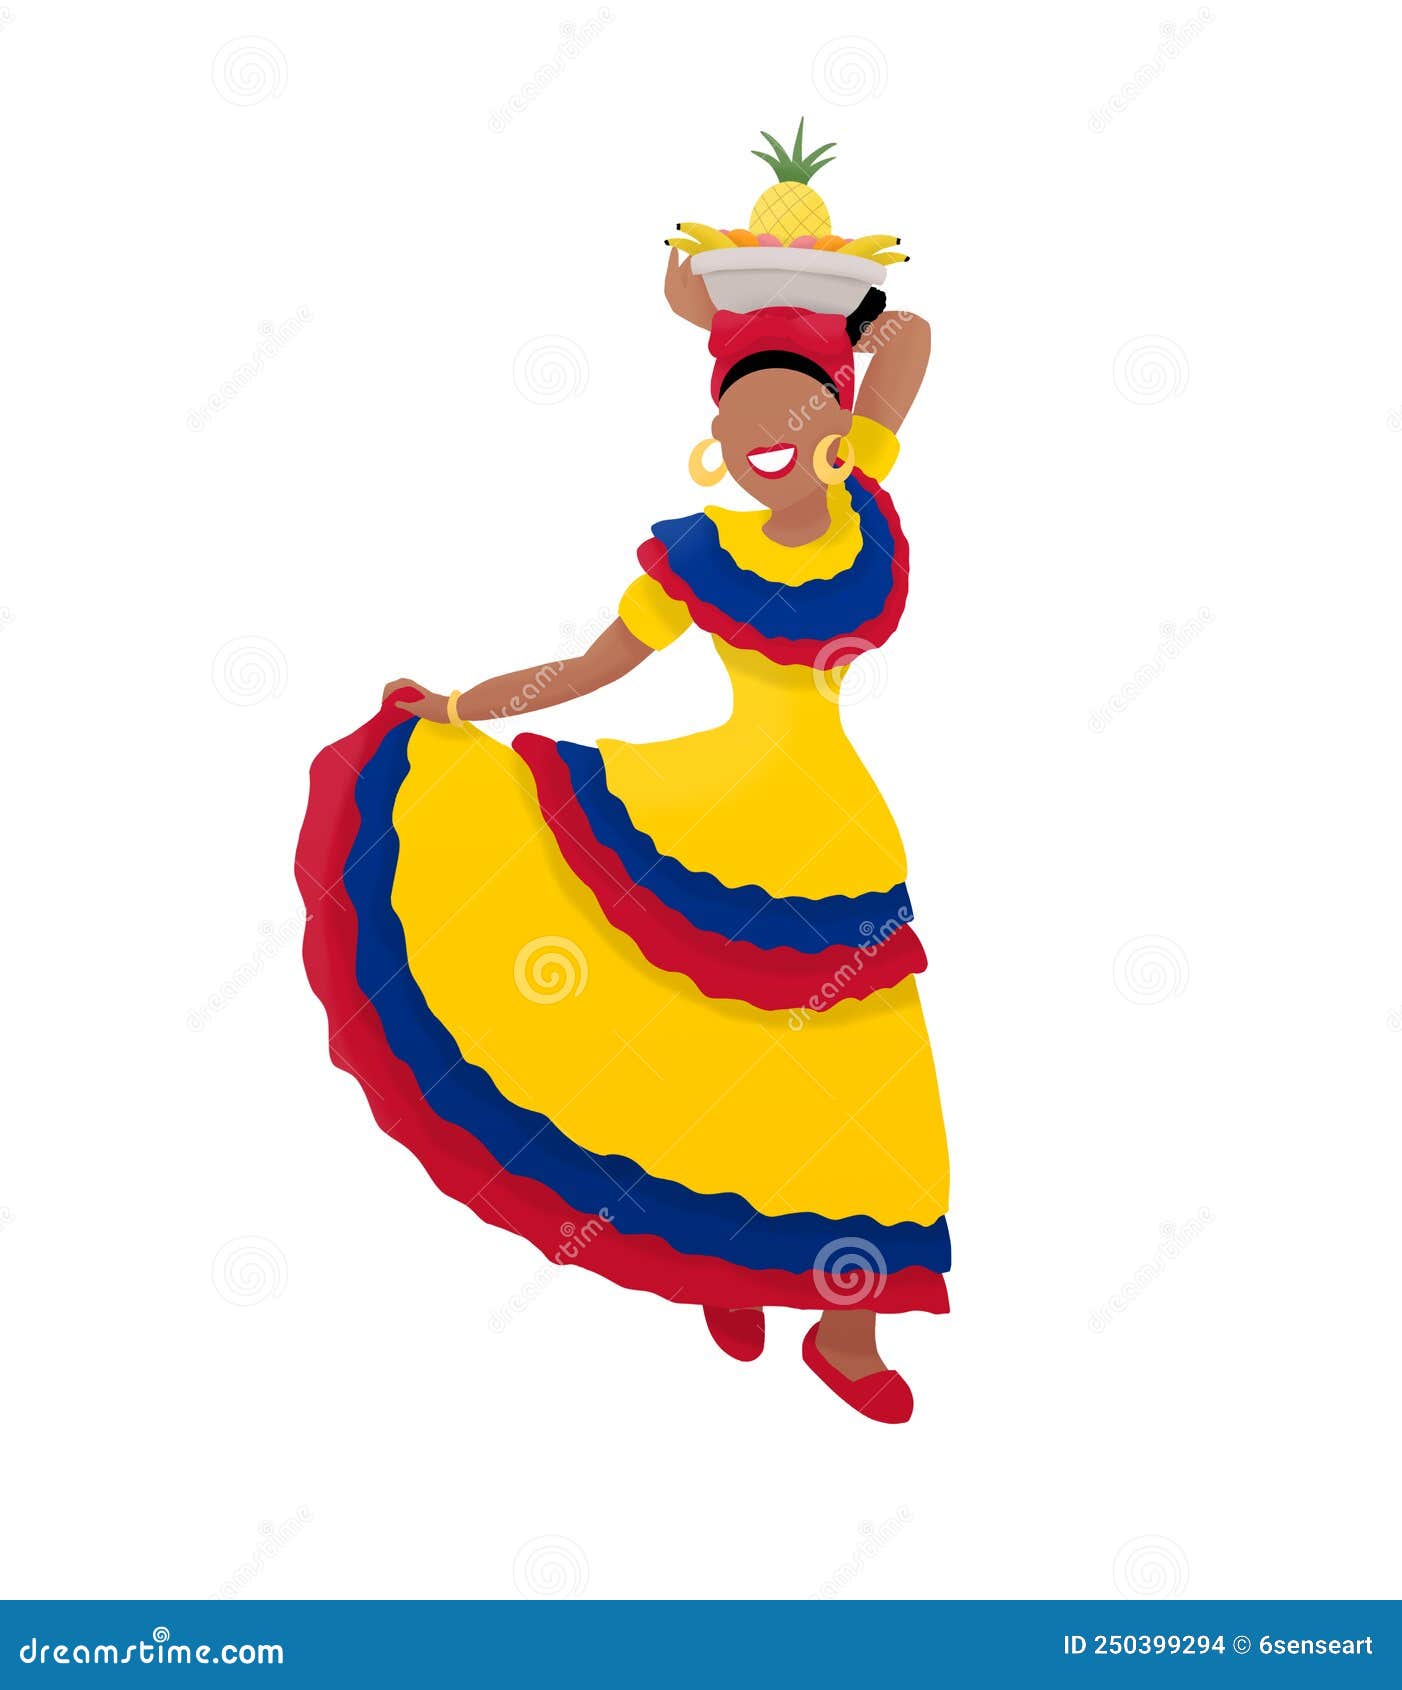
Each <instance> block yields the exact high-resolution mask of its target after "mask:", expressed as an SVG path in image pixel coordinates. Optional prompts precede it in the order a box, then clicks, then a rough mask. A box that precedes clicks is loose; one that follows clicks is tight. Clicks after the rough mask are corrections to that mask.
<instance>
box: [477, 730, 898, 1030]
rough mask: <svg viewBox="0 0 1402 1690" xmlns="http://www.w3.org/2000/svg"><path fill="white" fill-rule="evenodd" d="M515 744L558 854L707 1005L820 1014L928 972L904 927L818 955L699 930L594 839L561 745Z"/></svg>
mask: <svg viewBox="0 0 1402 1690" xmlns="http://www.w3.org/2000/svg"><path fill="white" fill-rule="evenodd" d="M511 743H512V747H513V749H514V750H515V751H516V752H517V753H518V754H519V755H520V757H521V759H522V761H523V762H524V763H525V764H526V767H527V768H528V769H529V770H530V771H531V774H532V776H533V777H534V779H535V784H536V792H537V794H538V795H539V798H540V811H541V815H542V816H543V817H544V818H545V821H546V823H547V824H548V825H549V828H550V831H551V832H552V833H553V834H554V835H555V842H556V844H557V845H559V847H560V854H561V855H562V856H563V857H564V859H565V861H566V863H568V865H569V866H570V868H571V869H572V870H573V872H574V873H575V875H576V876H577V877H578V878H579V879H580V880H581V881H583V882H584V884H585V885H586V886H587V887H588V888H589V890H590V891H591V892H592V893H593V894H594V896H595V898H596V899H597V900H598V903H599V908H600V909H601V910H602V911H603V913H604V915H605V916H606V917H607V918H608V920H609V922H610V923H611V924H612V925H613V926H614V927H616V928H617V929H618V931H619V932H620V933H626V934H627V935H628V937H629V938H630V939H631V940H632V941H633V942H634V944H636V945H637V947H638V949H639V950H640V951H641V952H642V953H643V955H644V956H645V957H646V958H647V960H648V961H649V962H650V963H651V964H652V966H653V967H654V968H661V969H665V970H667V971H668V972H669V973H673V974H684V975H686V977H687V978H688V979H689V980H690V981H691V982H692V983H693V985H695V986H696V987H697V988H698V990H700V991H702V992H704V993H705V994H706V996H707V997H708V998H734V999H738V1000H739V1001H740V1002H741V1003H748V1004H751V1005H753V1006H754V1008H756V1009H788V1010H806V1011H808V1012H810V1013H812V1014H814V1015H817V1014H821V1013H822V1012H823V1011H824V1010H826V1009H831V1008H832V1006H833V1005H834V1004H835V1003H843V1002H846V1001H847V1000H849V999H860V998H865V997H870V995H871V994H872V993H873V992H876V991H880V990H881V989H882V988H884V987H889V986H898V985H899V984H900V983H901V981H902V980H904V979H906V978H907V977H908V976H910V975H911V974H918V973H920V972H921V971H922V970H923V969H924V968H925V966H926V958H925V949H924V946H923V945H921V943H920V941H919V939H918V938H917V937H916V936H915V930H914V928H912V927H908V926H907V927H898V928H897V929H896V931H895V932H894V933H892V934H891V935H890V937H889V938H886V939H883V940H882V941H881V942H880V943H879V944H872V945H864V946H858V947H856V948H852V947H849V946H847V945H833V946H830V947H829V948H828V949H827V950H823V951H815V952H805V951H796V950H793V949H791V948H790V947H789V946H787V945H778V946H775V948H774V949H773V950H766V949H765V948H764V947H763V946H762V945H755V944H751V943H750V942H749V941H748V940H746V939H727V938H725V937H724V935H723V934H720V933H711V932H708V931H707V930H706V929H705V928H701V927H695V926H693V925H692V923H691V922H690V921H688V920H687V918H686V917H685V916H684V915H679V914H678V913H677V911H676V910H674V909H672V908H671V906H670V905H668V904H665V903H663V901H662V900H661V898H659V897H658V896H657V894H656V893H655V892H652V891H650V890H649V889H648V888H647V887H646V886H640V885H638V884H637V882H635V881H634V880H633V879H632V878H631V877H630V876H629V874H628V871H627V869H625V868H624V866H623V862H622V859H621V858H620V857H619V855H618V853H617V852H616V851H615V850H613V849H612V847H611V846H608V845H603V844H601V843H600V842H599V840H598V839H596V838H595V836H594V833H593V830H592V829H591V828H590V826H589V822H588V819H587V818H586V816H585V814H584V811H583V809H582V808H581V806H580V803H579V800H578V798H577V797H576V796H575V790H574V783H573V781H572V780H571V779H570V772H569V768H568V766H567V764H566V763H565V760H564V758H563V757H561V755H560V753H559V750H558V748H557V747H556V744H555V741H554V740H553V739H546V738H545V737H544V736H543V735H541V734H517V736H516V738H515V739H514V740H512V742H511Z"/></svg>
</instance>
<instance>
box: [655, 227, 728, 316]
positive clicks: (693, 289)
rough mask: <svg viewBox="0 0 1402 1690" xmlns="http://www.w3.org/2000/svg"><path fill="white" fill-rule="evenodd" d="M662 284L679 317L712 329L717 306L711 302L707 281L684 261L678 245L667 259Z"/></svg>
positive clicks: (669, 302) (668, 300) (670, 303)
mask: <svg viewBox="0 0 1402 1690" xmlns="http://www.w3.org/2000/svg"><path fill="white" fill-rule="evenodd" d="M662 286H663V291H664V292H665V293H666V295H667V303H668V305H670V306H671V307H672V309H673V311H675V312H676V314H677V315H678V316H679V317H681V318H683V319H684V320H685V321H686V322H688V323H695V324H696V326H697V328H698V329H705V330H707V332H709V331H710V327H711V318H712V317H714V316H715V314H716V308H715V306H714V305H713V304H712V303H711V296H710V294H709V293H707V291H706V284H705V282H704V281H702V279H701V277H700V276H698V275H697V274H696V272H695V271H694V270H693V269H692V268H691V265H690V264H689V263H687V262H684V261H683V259H682V255H681V253H679V252H678V251H677V249H676V247H673V248H672V250H671V255H670V257H669V258H668V259H667V275H666V277H665V279H664V281H663V284H662Z"/></svg>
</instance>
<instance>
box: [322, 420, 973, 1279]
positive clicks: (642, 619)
mask: <svg viewBox="0 0 1402 1690" xmlns="http://www.w3.org/2000/svg"><path fill="white" fill-rule="evenodd" d="M855 455H856V459H857V472H856V473H855V474H854V475H853V477H852V478H851V480H850V481H849V482H847V483H843V484H841V485H840V486H839V487H837V488H834V489H833V490H832V491H831V494H830V524H829V528H828V531H827V533H826V534H825V535H824V536H823V537H822V538H821V539H820V540H818V541H815V542H812V543H811V544H809V545H806V546H801V547H783V546H780V545H778V544H776V543H775V542H773V541H771V540H769V539H768V538H767V537H766V536H765V535H764V534H763V532H762V529H763V524H764V522H765V520H766V518H767V514H768V513H767V512H763V511H757V512H751V513H739V512H727V511H722V510H716V509H708V510H707V511H705V512H703V513H700V514H698V515H696V516H693V517H690V518H685V519H679V520H678V521H676V522H673V523H662V524H659V525H657V527H656V528H655V529H654V531H653V538H652V539H651V540H650V541H649V542H647V543H646V544H645V545H644V547H643V548H642V549H641V551H640V554H639V555H640V558H641V559H642V562H643V566H644V573H643V574H641V575H640V576H639V577H638V578H637V579H636V580H635V581H634V582H633V584H632V585H631V586H630V587H629V588H628V590H627V591H626V593H625V594H624V596H623V601H622V604H621V606H620V614H621V616H622V618H623V620H624V621H625V623H626V624H627V626H628V627H629V628H630V630H631V631H632V632H633V633H634V634H635V635H636V636H637V637H638V638H639V639H642V640H643V641H645V642H646V643H647V644H649V645H651V646H653V647H654V648H660V647H662V646H664V645H667V644H669V643H670V642H671V641H672V640H673V639H675V638H677V637H678V636H679V635H680V634H682V633H683V632H685V631H686V629H687V628H688V627H690V626H691V625H693V623H697V624H699V625H700V626H702V627H703V628H707V629H709V630H710V631H711V633H712V638H713V640H714V644H715V647H716V650H717V652H718V654H719V656H720V658H721V661H722V662H723V663H724V664H725V667H726V670H727V672H728V674H729V677H730V681H731V685H732V687H733V690H734V710H733V713H732V715H731V717H730V719H729V720H728V721H726V722H725V723H724V724H722V725H721V726H720V727H717V728H713V729H710V730H708V731H705V732H702V733H697V734H691V735H687V736H685V737H683V738H680V739H672V740H665V741H661V742H657V743H652V744H642V745H636V744H629V743H625V742H622V741H617V740H604V741H602V742H601V743H600V744H599V745H598V746H597V747H592V746H573V745H568V744H557V743H556V742H554V741H551V740H548V739H545V738H543V737H542V736H540V735H536V734H529V733H528V734H522V735H520V736H518V738H517V739H516V741H515V743H514V745H513V746H506V745H503V744H500V743H499V742H498V741H496V740H494V739H492V738H490V737H488V736H487V735H485V734H483V733H481V732H480V731H478V730H476V729H475V728H468V729H466V730H464V729H460V728H456V727H452V726H440V725H437V724H432V723H423V722H416V721H414V720H413V719H412V718H408V719H406V718H405V717H404V716H403V715H402V713H399V712H393V711H390V710H385V711H382V712H381V714H380V716H379V717H377V718H376V719H375V720H374V721H373V722H371V723H369V724H367V726H366V727H365V728H362V729H361V730H359V732H358V733H357V734H354V735H351V736H350V738H349V739H347V740H345V741H343V742H341V744H340V745H339V746H336V747H332V748H330V749H329V750H328V752H325V753H323V754H322V757H321V758H319V759H318V761H317V764H316V766H315V767H314V770H313V783H312V798H311V803H310V806H309V810H308V817H307V823H306V826H305V828H304V831H303V837H302V841H301V845H300V847H299V865H298V867H299V876H300V878H301V881H302V885H303V889H304V892H305V894H306V897H307V902H308V909H309V916H310V920H309V926H308V937H307V947H306V952H307V964H308V969H309V972H310V974H311V978H312V983H313V985H314V986H315V988H316V990H317V991H318V993H319V994H320V995H321V997H322V999H323V1001H324V1002H325V1004H326V1007H327V1011H328V1015H329V1017H330V1021H331V1030H332V1039H331V1046H332V1054H333V1057H334V1058H335V1060H337V1061H338V1062H339V1063H340V1064H341V1065H342V1066H344V1067H347V1068H349V1069H350V1070H351V1071H352V1072H353V1073H355V1074H356V1076H357V1078H358V1079H359V1080H360V1081H361V1084H362V1085H363V1086H364V1088H365V1091H366V1095H367V1098H368V1099H369V1101H370V1103H371V1106H372V1108H373V1109H374V1110H375V1113H376V1115H377V1117H378V1118H379V1120H380V1124H381V1125H382V1126H383V1127H385V1128H386V1130H388V1131H389V1132H391V1133H392V1134H394V1135H395V1136H396V1137H399V1138H401V1139H403V1140H404V1141H405V1142H406V1143H408V1144H409V1145H410V1147H411V1148H412V1149H413V1150H414V1152H415V1154H416V1155H418V1156H419V1158H420V1160H421V1161H423V1162H424V1164H425V1166H426V1167H427V1168H428V1170H429V1172H430V1174H431V1175H432V1176H433V1178H434V1179H435V1180H436V1181H437V1182H438V1184H439V1185H440V1186H442V1187H443V1188H444V1189H445V1190H447V1191H449V1192H450V1193H451V1194H452V1195H454V1196H456V1197H458V1198H459V1199H460V1200H462V1201H464V1202H466V1203H468V1204H469V1205H470V1206H471V1207H472V1208H474V1209H475V1210H476V1211H477V1212H478V1213H479V1214H481V1215H482V1216H483V1217H484V1218H486V1219H488V1220H490V1221H493V1222H494V1223H496V1224H499V1225H503V1226H506V1227H509V1228H510V1229H511V1230H513V1231H516V1232H519V1233H521V1234H522V1235H524V1236H526V1237H528V1238H530V1239H532V1241H533V1242H535V1243H536V1244H537V1245H538V1246H539V1247H540V1248H541V1249H543V1250H544V1251H545V1252H546V1253H547V1254H548V1255H550V1256H551V1257H552V1258H553V1259H554V1260H557V1261H562V1262H573V1263H577V1264H578V1265H580V1266H584V1267H589V1268H593V1269H595V1270H596V1271H598V1272H601V1273H604V1274H605V1275H607V1276H608V1277H610V1278H612V1279H614V1280H616V1281H618V1282H619V1283H621V1284H624V1285H628V1286H632V1287H635V1288H639V1289H647V1290H651V1291H654V1292H657V1293H658V1294H660V1295H662V1296H665V1297H670V1298H673V1299H675V1300H678V1301H690V1302H705V1303H714V1304H720V1305H722V1306H726V1307H741V1306H749V1305H752V1304H757V1303H784V1304H789V1305H792V1306H801V1307H817V1308H822V1307H829V1306H834V1305H836V1306H841V1307H854V1306H862V1307H873V1308H877V1309H887V1310H900V1309H912V1308H920V1309H927V1310H929V1311H931V1312H943V1310H944V1309H945V1308H946V1307H947V1306H948V1305H947V1301H946V1296H945V1287H944V1278H943V1275H944V1273H945V1270H946V1269H947V1267H948V1251H949V1243H948V1231H947V1227H946V1223H945V1210H946V1206H947V1199H948V1162H947V1155H946V1149H945V1138H944V1127H943V1121H942V1118H941V1114H940V1104H939V1093H938V1087H937V1084H936V1078H935V1070H934V1064H933V1061H932V1059H931V1055H930V1047H929V1039H928V1036H927V1033H926V1029H925V1023H924V1018H923V1016H922V1014H921V1009H920V1002H919V998H918V996H917V993H916V986H915V980H914V978H913V975H914V973H915V972H917V971H918V970H919V969H920V968H921V967H923V965H924V957H923V953H922V952H921V951H920V947H919V943H918V940H916V939H915V936H914V930H913V927H912V926H911V912H910V908H909V901H908V900H909V894H908V892H907V891H906V888H905V878H906V864H905V857H904V853H903V850H902V847H901V842H900V838H899V835H898V833H897V831H896V828H895V824H894V822H893V821H892V818H891V815H890V813H889V811H888V810H887V808H886V805H885V803H884V802H883V800H882V798H881V795H880V793H879V792H878V790H877V788H876V786H875V784H874V782H873V781H872V779H871V777H870V775H869V774H868V773H867V771H866V769H865V768H864V766H863V765H862V763H861V761H860V759H859V758H858V756H857V754H856V752H855V751H854V750H853V748H852V746H851V744H850V742H849V741H848V740H847V738H846V735H845V734H844V732H843V728H842V722H841V715H840V709H839V697H840V691H841V685H842V680H843V677H844V675H845V674H846V670H847V667H848V665H849V661H850V660H851V659H852V658H854V657H856V656H859V655H860V654H861V653H862V652H863V651H865V650H868V649H870V648H871V646H873V645H875V644H877V643H879V642H880V640H882V639H884V638H885V637H886V635H887V633H889V631H890V628H892V627H894V625H895V621H896V620H897V619H898V617H899V613H900V608H901V605H902V604H903V601H904V590H905V574H906V564H905V543H904V538H903V536H901V534H900V529H899V523H898V521H897V519H896V517H895V513H894V509H893V508H892V507H891V505H890V502H889V499H887V498H886V497H885V495H884V492H882V491H881V489H880V487H879V480H878V477H879V475H880V474H881V473H883V472H884V470H885V469H886V468H888V467H889V463H890V461H891V460H892V459H893V458H894V440H893V439H892V437H891V436H889V435H888V434H886V432H885V431H884V430H880V429H878V428H877V426H876V425H874V424H870V423H865V422H862V421H861V420H860V419H859V422H858V425H857V428H856V433H855ZM815 586H816V587H817V589H818V592H817V593H816V594H815V593H814V592H813V591H812V590H811V589H812V588H814V587H815ZM844 622H848V623H851V626H850V627H849V626H842V625H841V624H842V623H844Z"/></svg>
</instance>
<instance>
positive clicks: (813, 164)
mask: <svg viewBox="0 0 1402 1690" xmlns="http://www.w3.org/2000/svg"><path fill="white" fill-rule="evenodd" d="M760 133H761V134H762V135H763V136H764V139H765V140H766V141H767V142H768V143H769V145H770V147H771V149H772V151H771V152H767V153H762V152H760V151H758V149H756V150H755V157H756V158H762V159H763V160H764V161H765V163H766V164H768V165H769V166H770V168H771V169H772V170H773V171H774V175H775V177H776V178H777V180H776V181H774V182H772V183H771V184H770V185H769V187H767V188H766V189H765V190H764V192H763V193H762V194H761V195H760V196H759V198H758V199H757V200H756V201H755V204H754V209H753V210H752V211H751V212H750V221H749V226H748V227H747V228H744V229H715V228H712V227H711V226H710V224H708V223H678V224H677V231H678V232H677V233H676V234H675V235H672V236H670V237H669V239H668V242H667V244H668V245H669V246H674V247H676V248H677V249H678V250H679V251H681V252H684V253H687V254H689V255H690V257H691V266H692V269H693V270H695V272H696V274H697V275H698V276H700V277H701V278H702V280H703V281H704V282H705V284H706V291H707V292H708V293H709V294H710V296H711V301H712V303H713V304H714V305H715V306H716V307H717V309H718V310H724V311H758V310H761V309H762V308H763V307H765V306H767V305H797V306H801V307H802V308H803V309H805V310H808V311H835V312H838V313H840V314H842V315H844V316H845V315H846V314H847V313H848V312H851V311H854V310H855V309H856V308H857V306H858V305H859V304H860V303H861V301H862V298H863V297H864V295H865V294H866V291H867V289H868V288H871V287H875V286H876V285H877V284H878V283H879V282H881V281H882V280H883V279H884V276H885V270H886V267H887V266H889V265H892V264H903V263H904V262H905V261H906V257H907V255H906V254H905V253H903V252H895V251H892V250H890V249H892V248H894V247H897V246H899V245H900V242H899V240H898V239H897V237H896V236H895V235H861V236H858V237H857V238H856V239H854V240H849V239H848V238H847V237H846V236H844V235H835V234H833V232H832V219H831V217H830V216H829V215H828V208H827V206H826V205H825V204H824V202H823V198H822V195H821V194H819V193H818V191H817V190H816V189H815V188H813V187H812V186H811V185H810V184H811V182H812V179H813V177H814V176H816V175H817V173H818V172H819V171H820V170H821V169H822V168H823V166H824V165H826V164H831V163H832V149H833V147H834V146H835V145H836V143H835V142H833V141H828V142H825V143H824V144H823V145H822V146H821V147H816V148H815V149H814V150H813V151H812V152H811V153H806V154H805V152H804V150H803V124H802V122H801V121H800V123H799V126H798V133H797V135H795V137H794V142H793V146H792V148H791V149H790V148H785V147H784V146H782V145H781V144H780V143H779V142H778V141H776V140H775V139H774V137H773V136H772V135H771V134H769V132H768V131H767V130H761V131H760Z"/></svg>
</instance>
